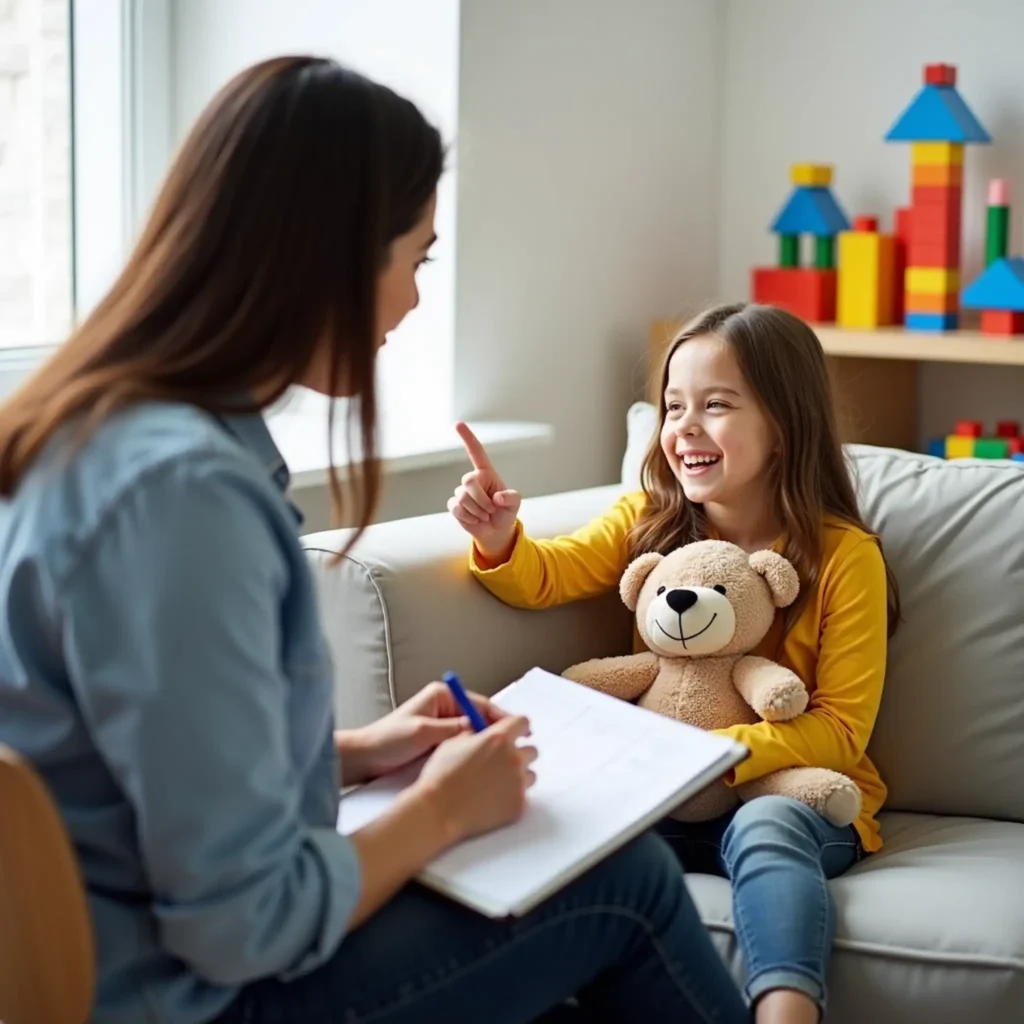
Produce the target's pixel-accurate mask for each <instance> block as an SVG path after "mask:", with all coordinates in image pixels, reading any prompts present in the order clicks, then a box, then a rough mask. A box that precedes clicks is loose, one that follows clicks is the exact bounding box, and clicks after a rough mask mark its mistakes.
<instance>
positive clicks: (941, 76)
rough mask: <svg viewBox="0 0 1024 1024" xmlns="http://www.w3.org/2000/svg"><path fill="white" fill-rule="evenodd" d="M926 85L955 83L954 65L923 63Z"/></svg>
mask: <svg viewBox="0 0 1024 1024" xmlns="http://www.w3.org/2000/svg"><path fill="white" fill-rule="evenodd" d="M924 81H925V84H926V85H956V67H955V66H954V65H952V64H925V66H924Z"/></svg>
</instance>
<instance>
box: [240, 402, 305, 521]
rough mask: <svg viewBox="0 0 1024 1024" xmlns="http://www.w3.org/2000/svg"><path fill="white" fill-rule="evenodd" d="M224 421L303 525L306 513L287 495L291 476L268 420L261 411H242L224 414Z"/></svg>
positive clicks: (296, 519)
mask: <svg viewBox="0 0 1024 1024" xmlns="http://www.w3.org/2000/svg"><path fill="white" fill-rule="evenodd" d="M220 420H221V422H222V423H223V424H224V426H225V427H226V428H227V429H228V431H230V433H232V434H233V435H234V436H235V438H236V439H237V440H238V441H239V442H240V443H241V445H242V447H243V448H245V449H246V450H247V451H249V452H250V453H251V454H252V455H253V456H254V457H255V458H256V460H257V461H258V462H259V464H260V465H261V466H262V467H263V469H264V471H265V472H266V474H267V476H269V477H270V479H271V481H272V482H273V484H274V486H275V487H277V489H278V490H279V491H280V492H281V494H282V495H284V497H285V500H286V501H288V506H289V507H290V508H291V510H292V515H293V516H294V517H295V521H296V523H298V525H299V527H300V528H301V527H302V526H303V524H304V523H305V517H304V516H303V514H302V512H301V511H300V510H299V508H298V507H297V506H296V504H295V503H294V502H293V501H290V500H289V499H288V487H289V485H290V484H291V480H292V476H291V473H290V472H289V471H288V463H287V462H285V461H284V456H283V455H282V454H281V452H280V451H279V450H278V447H277V445H276V444H274V439H273V437H272V436H271V434H270V430H269V429H268V428H267V423H266V420H264V419H263V417H262V416H261V415H260V414H259V413H241V414H237V415H234V416H221V417H220Z"/></svg>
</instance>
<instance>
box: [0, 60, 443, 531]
mask: <svg viewBox="0 0 1024 1024" xmlns="http://www.w3.org/2000/svg"><path fill="white" fill-rule="evenodd" d="M443 165H444V147H443V145H442V141H441V138H440V135H439V134H438V132H437V130H436V129H435V128H434V127H432V126H431V125H430V124H428V123H427V121H426V120H425V119H424V118H423V116H422V114H421V113H420V112H419V111H418V110H417V108H416V107H415V106H414V105H413V104H412V103H410V102H409V101H408V100H405V99H403V98H401V97H399V96H397V95H396V94H395V93H394V92H392V91H391V90H390V89H388V88H386V87H384V86H382V85H379V84H377V83H375V82H372V81H369V80H368V79H366V78H364V77H362V76H361V75H358V74H356V73H354V72H352V71H350V70H348V69H346V68H343V67H341V66H340V65H338V64H337V63H335V62H334V61H331V60H324V59H320V58H315V57H304V56H294V57H280V58H275V59H272V60H267V61H264V62H262V63H259V64H256V65H254V66H253V67H250V68H248V69H247V70H245V71H243V72H241V73H240V74H238V75H237V76H236V77H235V78H234V79H233V80H231V81H230V82H229V83H228V84H227V85H226V86H225V87H224V88H223V89H222V90H221V91H220V92H219V93H218V95H217V96H215V97H214V99H213V100H212V101H211V102H210V104H209V105H208V106H207V108H206V109H205V111H204V112H203V114H202V115H201V116H200V118H199V120H198V121H197V123H196V124H195V126H194V127H193V129H192V130H191V132H190V133H189V135H188V137H187V138H186V140H185V141H184V143H183V145H182V146H181V149H180V151H179V152H178V154H177V157H176V159H175V160H174V162H173V165H172V166H171V168H170V170H169V172H168V174H167V176H166V178H165V180H164V182H163V185H162V188H161V190H160V193H159V195H158V197H157V199H156V201H155V204H154V208H153V211H152V213H151V215H150V217H149V219H148V222H147V223H146V225H145V227H144V229H143V230H142V232H141V235H140V237H139V239H138V242H137V243H136V245H135V247H134V251H133V252H132V253H131V255H130V257H129V258H128V260H127V262H126V265H125V267H124V269H123V270H122V271H121V273H120V275H119V276H118V278H117V280H116V281H115V282H114V284H113V286H112V287H111V288H110V290H109V291H108V292H107V294H106V295H105V297H104V298H103V299H102V300H101V301H100V302H99V304H98V305H97V306H96V308H95V309H94V310H93V312H92V313H91V314H90V315H89V316H88V318H87V319H86V320H85V321H84V322H83V323H82V324H81V325H80V326H79V327H78V328H77V330H76V331H75V332H74V334H73V335H72V336H71V338H70V339H68V340H67V341H66V342H64V344H62V345H61V346H60V348H59V349H57V351H56V352H55V354H54V355H53V356H52V358H50V359H49V361H48V362H47V363H45V364H44V365H43V366H42V367H41V368H40V369H39V370H38V371H37V372H36V373H35V374H34V375H33V376H32V377H31V378H30V379H29V380H28V381H27V382H26V383H25V384H24V385H23V386H22V387H21V388H20V389H19V390H18V391H17V392H15V394H14V395H12V396H11V398H10V399H9V400H8V401H6V402H5V403H4V404H3V406H2V407H0V497H10V496H11V495H13V494H14V492H15V491H16V490H17V488H18V486H19V483H20V481H21V480H22V478H23V477H24V475H25V473H26V471H27V470H28V469H29V468H30V466H31V465H32V463H33V460H34V459H35V458H36V457H37V456H38V454H39V453H40V451H41V449H42V448H43V447H44V445H46V444H47V442H48V441H49V440H50V438H51V437H52V436H53V435H54V433H55V432H56V431H57V430H58V429H59V428H61V427H62V426H63V425H65V424H66V423H68V422H69V421H72V420H74V421H76V422H77V423H79V424H80V427H81V429H80V431H79V432H78V436H79V437H80V438H81V437H84V436H85V435H86V434H87V433H88V432H89V431H90V430H92V429H94V428H95V427H96V426H97V425H98V424H99V423H100V422H102V421H103V420H104V419H106V418H107V417H109V416H111V415H112V414H113V413H114V412H116V411H118V410H120V409H122V408H124V407H126V406H128V405H130V404H132V403H137V402H142V401H147V400H155V401H166V402H184V403H190V404H192V405H195V406H197V407H200V408H202V409H204V410H207V411H208V412H210V413H213V414H230V413H244V412H257V411H260V410H262V409H264V408H266V407H267V406H269V405H272V404H273V403H274V402H276V401H277V400H278V399H280V398H281V396H282V395H284V393H285V392H286V391H287V390H288V389H289V388H290V387H291V386H292V385H293V384H296V383H299V382H301V381H302V380H304V379H306V375H307V373H308V372H309V371H310V369H311V367H315V368H316V370H317V372H318V373H319V374H320V375H321V376H322V377H324V378H325V383H326V384H327V385H328V386H329V387H330V390H331V394H335V395H337V394H342V393H345V394H349V395H352V396H353V398H352V400H351V402H350V404H349V409H348V416H349V419H348V424H349V431H350V434H351V432H352V429H353V427H355V428H356V429H357V430H358V434H359V444H358V448H357V450H358V451H359V453H360V456H361V461H360V463H359V465H358V466H357V467H354V468H355V469H356V470H357V472H356V473H354V474H353V477H354V481H353V483H354V490H355V493H356V495H357V497H358V501H357V502H356V504H357V507H358V514H357V516H356V522H357V523H358V526H357V529H356V531H355V533H354V535H353V537H352V541H354V540H355V538H356V537H357V536H358V534H359V532H361V531H362V530H363V529H364V528H365V527H366V525H367V524H368V523H369V522H370V520H371V519H372V516H373V511H374V508H375V505H376V501H377V496H378V492H379V486H380V483H379V467H378V462H377V458H376V418H377V397H376V391H375V388H374V364H375V359H376V353H377V334H378V328H377V325H376V323H375V308H376V283H377V278H378V275H379V273H380V271H381V270H382V268H383V267H384V266H385V265H386V262H387V259H388V253H389V247H390V243H391V242H392V241H393V240H394V239H395V238H397V237H399V236H400V235H403V234H405V233H407V232H408V231H409V230H411V229H412V228H413V227H414V226H415V225H416V224H417V222H418V221H419V220H420V219H421V218H422V216H423V214H424V213H425V211H426V208H427V206H428V204H429V202H430V199H431V197H432V196H433V194H434V192H435V190H436V187H437V184H438V180H439V179H440V176H441V173H442V171H443ZM331 418H332V420H333V410H332V417H331ZM331 461H332V463H333V458H332V460H331ZM330 485H331V494H332V498H333V499H334V502H335V505H336V507H337V508H338V509H340V505H341V488H340V485H339V481H338V477H337V474H336V472H335V469H334V466H333V465H332V466H331V467H330ZM350 543H351V542H350Z"/></svg>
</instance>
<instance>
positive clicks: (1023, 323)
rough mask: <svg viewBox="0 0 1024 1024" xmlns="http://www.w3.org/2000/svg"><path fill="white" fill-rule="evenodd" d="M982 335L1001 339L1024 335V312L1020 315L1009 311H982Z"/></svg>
mask: <svg viewBox="0 0 1024 1024" xmlns="http://www.w3.org/2000/svg"><path fill="white" fill-rule="evenodd" d="M981 333H982V334H991V335H992V336H993V337H999V338H1010V337H1013V335H1015V334H1024V312H1020V313H1018V312H1014V311H1013V310H1008V309H983V310H982V311H981Z"/></svg>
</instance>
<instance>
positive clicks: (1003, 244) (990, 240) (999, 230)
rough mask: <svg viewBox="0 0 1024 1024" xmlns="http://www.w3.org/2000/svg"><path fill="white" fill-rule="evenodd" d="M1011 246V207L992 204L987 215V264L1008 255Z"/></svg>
mask: <svg viewBox="0 0 1024 1024" xmlns="http://www.w3.org/2000/svg"><path fill="white" fill-rule="evenodd" d="M1009 248H1010V208H1009V207H1008V206H990V207H988V213H987V214H986V216H985V266H986V267H987V266H990V265H991V264H993V263H995V261H996V260H1000V259H1002V258H1003V257H1004V256H1006V253H1007V251H1008V250H1009Z"/></svg>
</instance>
